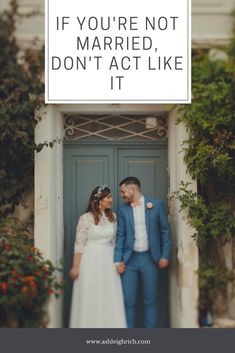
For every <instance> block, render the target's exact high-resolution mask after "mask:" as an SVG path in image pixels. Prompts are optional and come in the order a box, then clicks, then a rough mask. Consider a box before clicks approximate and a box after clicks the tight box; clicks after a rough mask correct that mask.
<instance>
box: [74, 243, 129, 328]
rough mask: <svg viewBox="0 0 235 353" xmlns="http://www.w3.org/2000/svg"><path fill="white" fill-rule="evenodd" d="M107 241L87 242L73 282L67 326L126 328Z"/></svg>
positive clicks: (120, 295) (111, 255) (112, 247)
mask: <svg viewBox="0 0 235 353" xmlns="http://www.w3.org/2000/svg"><path fill="white" fill-rule="evenodd" d="M113 252H114V246H113V244H112V243H110V242H99V241H91V240H90V241H88V242H87V245H86V247H85V251H84V253H83V254H82V257H81V263H80V271H79V277H78V279H77V280H75V281H74V284H73V294H72V304H71V312H70V327H71V328H126V318H125V310H124V301H123V293H122V286H121V278H120V275H118V274H117V272H116V266H115V264H114V262H113Z"/></svg>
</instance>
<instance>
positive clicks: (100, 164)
mask: <svg viewBox="0 0 235 353" xmlns="http://www.w3.org/2000/svg"><path fill="white" fill-rule="evenodd" d="M129 175H134V176H137V177H138V178H139V179H140V181H141V184H142V191H143V193H144V195H146V196H153V197H157V198H158V199H161V200H165V199H166V190H167V176H166V150H164V149H161V150H160V149H158V148H155V147H148V148H146V147H143V148H141V149H140V148H139V147H138V148H136V147H135V146H129V147H128V148H127V147H124V148H122V147H120V146H107V147H101V146H85V147H84V146H81V147H79V146H76V145H74V146H69V147H66V148H65V151H64V214H65V251H64V253H65V261H64V262H65V279H66V289H65V295H64V323H65V327H67V325H68V320H69V311H70V302H71V290H72V282H71V280H70V279H69V278H68V273H69V269H70V266H71V264H72V257H73V246H74V239H75V230H76V223H77V220H78V217H79V216H80V215H81V214H83V213H84V211H85V209H86V207H87V204H88V198H89V195H90V192H91V191H92V189H93V188H94V187H95V186H97V185H100V184H103V183H106V184H108V185H109V187H110V189H111V190H112V194H113V208H114V209H115V208H116V205H118V204H120V203H122V200H121V198H120V196H119V190H118V189H119V187H118V184H119V182H120V180H122V179H123V178H125V177H127V176H129ZM139 292H140V293H141V290H139ZM167 292H168V272H167V271H163V272H162V273H161V278H160V293H159V305H160V314H159V326H160V327H168V299H167V295H166V293H167ZM140 298H141V296H140V295H139V298H138V322H139V324H138V326H141V321H142V315H143V306H142V302H141V299H140Z"/></svg>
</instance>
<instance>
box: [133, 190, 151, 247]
mask: <svg viewBox="0 0 235 353" xmlns="http://www.w3.org/2000/svg"><path fill="white" fill-rule="evenodd" d="M133 215H134V225H135V241H134V251H139V252H142V251H146V250H148V248H149V243H148V234H147V229H146V224H145V202H144V196H143V195H142V196H141V198H140V199H139V205H137V206H135V207H133Z"/></svg>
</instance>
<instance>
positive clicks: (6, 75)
mask: <svg viewBox="0 0 235 353" xmlns="http://www.w3.org/2000/svg"><path fill="white" fill-rule="evenodd" d="M18 19H19V14H18V4H17V1H16V0H12V1H11V5H10V10H9V11H5V12H3V13H1V14H0V48H1V55H0V67H1V70H0V101H1V105H0V209H1V212H0V218H2V217H5V216H6V215H7V214H9V213H12V212H13V211H14V208H15V206H16V205H18V204H19V203H20V201H21V199H22V196H23V195H24V194H25V193H26V192H27V191H29V190H31V189H32V187H33V170H34V152H35V150H37V146H36V145H35V143H34V128H35V124H36V121H35V118H34V117H35V110H36V109H37V108H39V107H40V105H41V103H42V98H41V95H42V94H43V92H44V84H43V82H42V74H43V63H44V51H43V50H38V49H36V47H35V48H31V49H28V50H25V51H24V52H21V51H20V49H19V47H18V44H17V42H16V38H15V27H16V23H17V20H18Z"/></svg>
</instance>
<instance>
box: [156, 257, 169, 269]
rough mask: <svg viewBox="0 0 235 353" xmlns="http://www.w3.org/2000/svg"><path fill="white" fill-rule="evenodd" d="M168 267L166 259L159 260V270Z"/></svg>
mask: <svg viewBox="0 0 235 353" xmlns="http://www.w3.org/2000/svg"><path fill="white" fill-rule="evenodd" d="M168 265H169V261H168V260H167V259H160V260H159V262H158V266H159V268H165V267H167V266H168Z"/></svg>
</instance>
